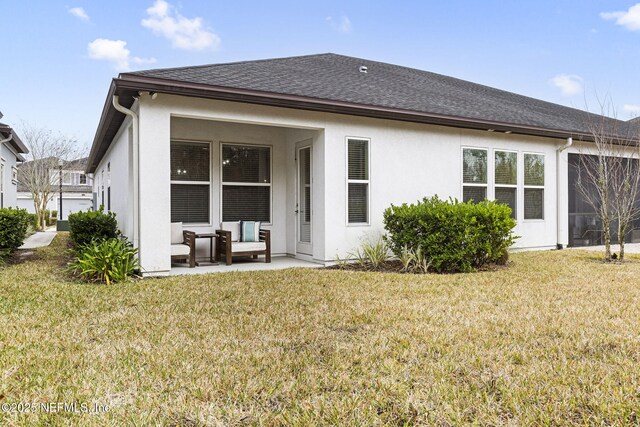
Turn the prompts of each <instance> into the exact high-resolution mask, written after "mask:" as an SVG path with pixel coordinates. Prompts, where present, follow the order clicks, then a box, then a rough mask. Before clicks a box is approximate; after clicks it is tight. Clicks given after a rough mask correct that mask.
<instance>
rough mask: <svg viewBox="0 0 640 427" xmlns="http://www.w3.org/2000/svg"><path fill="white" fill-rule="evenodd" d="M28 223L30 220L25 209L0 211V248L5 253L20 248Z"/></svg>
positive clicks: (3, 209) (4, 209)
mask: <svg viewBox="0 0 640 427" xmlns="http://www.w3.org/2000/svg"><path fill="white" fill-rule="evenodd" d="M30 221H32V219H31V217H30V216H29V213H28V212H27V211H26V210H25V209H19V208H15V209H14V208H2V209H0V248H1V249H4V250H5V253H6V252H11V251H13V250H14V249H17V248H19V247H20V246H22V244H23V243H24V239H25V237H26V235H27V227H28V226H29V222H30Z"/></svg>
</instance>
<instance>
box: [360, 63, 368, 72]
mask: <svg viewBox="0 0 640 427" xmlns="http://www.w3.org/2000/svg"><path fill="white" fill-rule="evenodd" d="M367 71H369V68H368V67H367V66H366V65H361V66H360V72H361V73H364V74H367Z"/></svg>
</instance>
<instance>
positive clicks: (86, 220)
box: [68, 207, 120, 248]
mask: <svg viewBox="0 0 640 427" xmlns="http://www.w3.org/2000/svg"><path fill="white" fill-rule="evenodd" d="M68 219H69V235H70V237H71V241H72V242H73V244H74V246H75V247H77V248H78V247H82V246H85V245H87V244H89V243H90V242H91V241H93V240H96V241H101V240H107V239H113V238H117V237H119V236H120V232H119V231H118V223H117V221H116V214H115V213H113V212H108V213H105V212H104V211H103V209H102V207H101V208H100V210H97V211H85V212H76V213H74V214H70V215H69V218H68Z"/></svg>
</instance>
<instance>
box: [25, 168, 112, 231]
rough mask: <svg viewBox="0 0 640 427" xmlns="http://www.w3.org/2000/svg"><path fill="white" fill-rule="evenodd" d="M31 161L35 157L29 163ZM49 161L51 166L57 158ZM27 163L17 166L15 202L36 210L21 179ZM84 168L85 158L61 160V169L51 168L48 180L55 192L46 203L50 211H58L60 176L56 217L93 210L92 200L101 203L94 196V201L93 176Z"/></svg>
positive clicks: (33, 210)
mask: <svg viewBox="0 0 640 427" xmlns="http://www.w3.org/2000/svg"><path fill="white" fill-rule="evenodd" d="M32 161H34V160H31V161H30V162H32ZM36 161H37V160H36ZM48 161H49V162H50V163H51V164H54V165H57V164H58V160H57V159H56V158H54V159H53V161H51V160H48ZM30 162H25V163H23V164H21V165H18V196H17V205H18V207H20V208H23V209H26V210H27V211H28V212H30V213H35V211H36V208H35V206H34V205H33V195H32V194H31V192H29V189H28V188H27V186H26V185H24V183H22V182H21V180H20V172H21V170H22V168H28V167H29V163H30ZM86 167H87V158H86V157H84V158H81V159H75V160H69V161H67V160H64V161H63V162H62V167H61V168H60V169H58V168H54V169H52V170H51V182H53V183H55V190H56V191H54V194H53V195H52V197H51V199H50V200H49V202H48V203H47V209H49V210H50V211H54V210H55V211H60V192H59V184H60V179H62V212H59V213H58V219H63V220H66V219H67V218H68V217H69V214H72V213H75V212H80V211H86V210H87V209H92V208H93V207H94V203H95V204H96V205H97V206H99V205H100V202H101V201H100V200H99V199H98V198H97V197H96V200H94V194H93V178H92V177H91V176H90V175H87V174H86V173H85V172H84V170H85V169H86ZM105 206H106V205H105Z"/></svg>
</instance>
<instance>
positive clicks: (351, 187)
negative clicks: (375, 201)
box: [347, 139, 369, 224]
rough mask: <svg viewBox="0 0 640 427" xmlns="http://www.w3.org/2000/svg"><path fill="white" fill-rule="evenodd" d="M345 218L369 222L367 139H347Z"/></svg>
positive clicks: (354, 222) (357, 221)
mask: <svg viewBox="0 0 640 427" xmlns="http://www.w3.org/2000/svg"><path fill="white" fill-rule="evenodd" d="M347 217H348V218H347V220H348V223H349V224H367V223H368V222H369V140H367V139H348V140H347Z"/></svg>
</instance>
